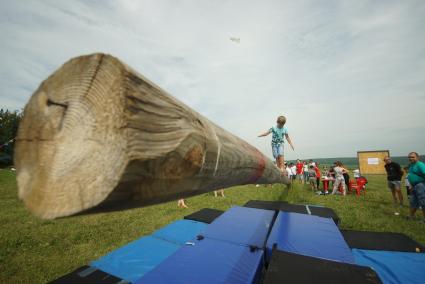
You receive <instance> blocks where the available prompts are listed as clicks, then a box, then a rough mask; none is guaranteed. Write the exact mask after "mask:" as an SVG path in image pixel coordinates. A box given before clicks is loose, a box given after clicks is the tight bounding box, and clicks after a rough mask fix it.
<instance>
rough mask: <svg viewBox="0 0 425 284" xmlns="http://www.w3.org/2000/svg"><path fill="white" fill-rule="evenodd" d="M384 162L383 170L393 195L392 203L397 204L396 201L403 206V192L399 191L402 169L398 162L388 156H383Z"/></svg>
mask: <svg viewBox="0 0 425 284" xmlns="http://www.w3.org/2000/svg"><path fill="white" fill-rule="evenodd" d="M384 162H385V170H386V171H387V180H388V188H389V189H390V190H391V194H392V195H393V200H394V204H395V205H397V203H399V204H400V206H403V194H402V193H401V178H402V176H403V171H402V170H401V167H400V165H399V164H397V163H395V162H393V161H391V158H390V157H385V158H384ZM397 197H398V202H397Z"/></svg>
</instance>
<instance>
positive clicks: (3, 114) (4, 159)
mask: <svg viewBox="0 0 425 284" xmlns="http://www.w3.org/2000/svg"><path fill="white" fill-rule="evenodd" d="M21 119H22V111H9V110H7V109H6V110H4V109H0V166H2V167H5V166H10V165H12V163H13V148H14V144H15V137H16V134H17V132H18V127H19V122H20V121H21Z"/></svg>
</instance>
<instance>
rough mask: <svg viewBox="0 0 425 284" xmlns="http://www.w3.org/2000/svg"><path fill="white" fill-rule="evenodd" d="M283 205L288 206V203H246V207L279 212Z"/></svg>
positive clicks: (253, 201)
mask: <svg viewBox="0 0 425 284" xmlns="http://www.w3.org/2000/svg"><path fill="white" fill-rule="evenodd" d="M283 204H288V202H286V201H267V200H250V201H248V202H247V203H245V205H244V207H249V208H256V209H265V210H275V211H279V210H280V208H281V206H282V205H283Z"/></svg>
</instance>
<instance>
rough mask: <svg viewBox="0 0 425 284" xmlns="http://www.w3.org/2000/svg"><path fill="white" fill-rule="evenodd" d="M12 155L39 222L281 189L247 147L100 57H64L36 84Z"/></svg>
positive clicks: (274, 171)
mask: <svg viewBox="0 0 425 284" xmlns="http://www.w3.org/2000/svg"><path fill="white" fill-rule="evenodd" d="M15 151H16V152H15V153H16V154H15V165H16V169H17V181H18V193H19V198H20V199H22V200H23V201H24V203H25V205H26V206H27V208H28V209H29V210H30V211H31V212H33V213H34V214H35V215H37V216H39V217H41V218H45V219H53V218H56V217H62V216H68V215H72V214H76V213H79V212H82V211H84V210H87V209H90V208H93V207H96V206H101V207H103V208H108V207H111V208H113V207H114V206H118V207H120V206H122V207H126V206H129V207H134V206H143V205H148V204H155V203H160V202H164V201H169V200H174V199H178V198H184V197H189V196H193V195H197V194H201V193H205V192H209V191H212V190H215V189H220V188H226V187H230V186H235V185H242V184H250V183H259V184H261V183H285V184H289V180H288V179H287V178H286V177H285V176H282V175H281V174H280V171H279V170H278V168H277V167H276V166H275V165H274V164H273V163H272V161H271V160H269V159H268V158H266V157H265V156H264V155H263V154H262V153H260V152H259V151H258V150H257V149H256V148H254V147H253V146H251V145H249V144H248V143H247V142H245V141H243V140H242V139H240V138H238V137H236V136H235V135H232V134H231V133H229V132H227V131H226V130H224V129H222V128H220V127H219V126H217V125H215V124H214V123H212V122H211V121H209V120H208V119H206V118H205V117H203V116H202V115H200V114H199V113H197V112H196V111H194V110H192V109H190V108H189V107H188V106H186V105H185V104H183V103H182V102H180V101H178V100H177V99H175V98H174V97H172V96H171V95H169V94H167V93H166V92H165V91H163V90H161V89H160V88H159V87H158V86H156V85H155V84H153V83H152V82H150V81H149V80H147V79H146V78H145V77H143V76H142V75H140V74H138V73H137V72H135V71H134V70H132V69H131V68H129V67H128V66H127V65H125V64H124V63H122V62H121V61H119V60H118V59H117V58H115V57H113V56H110V55H106V54H92V55H87V56H80V57H77V58H74V59H71V60H70V61H68V62H67V63H65V64H64V65H63V66H62V67H61V68H60V69H59V70H57V71H56V72H54V73H53V74H52V75H51V76H50V77H49V78H47V79H46V80H45V81H44V82H42V83H41V85H40V87H39V88H38V89H37V90H36V91H35V93H34V94H33V95H32V97H31V98H30V100H29V102H28V103H27V105H26V107H25V110H24V116H23V119H22V122H21V124H20V126H19V130H18V135H17V139H16V146H15Z"/></svg>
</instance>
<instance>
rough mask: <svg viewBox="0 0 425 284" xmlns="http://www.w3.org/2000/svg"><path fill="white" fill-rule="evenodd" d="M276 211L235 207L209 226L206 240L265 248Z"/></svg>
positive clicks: (204, 231) (206, 229) (203, 232)
mask: <svg viewBox="0 0 425 284" xmlns="http://www.w3.org/2000/svg"><path fill="white" fill-rule="evenodd" d="M273 216H274V211H270V210H263V209H254V208H248V207H239V206H235V207H232V208H230V209H229V210H227V211H226V212H224V213H223V214H222V215H221V216H220V217H218V218H217V219H215V220H214V221H213V222H212V223H211V224H209V225H208V226H207V227H206V228H205V229H204V230H203V231H202V232H201V233H200V234H201V235H203V236H204V237H206V238H210V239H215V240H220V241H226V242H230V243H233V244H239V245H248V246H249V245H251V246H256V247H258V248H264V244H265V241H266V238H267V234H268V232H269V228H270V226H271V223H272V221H273Z"/></svg>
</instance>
